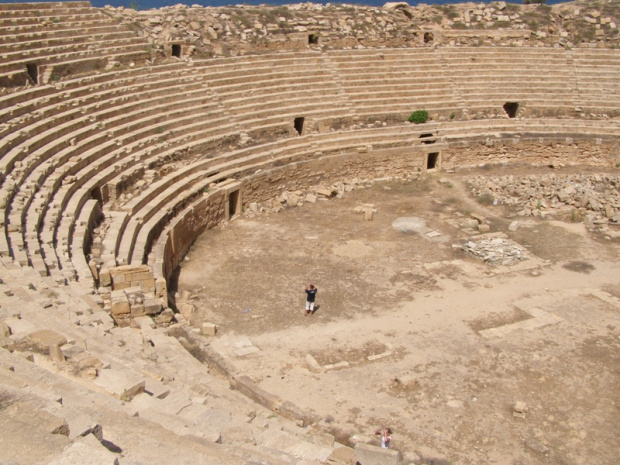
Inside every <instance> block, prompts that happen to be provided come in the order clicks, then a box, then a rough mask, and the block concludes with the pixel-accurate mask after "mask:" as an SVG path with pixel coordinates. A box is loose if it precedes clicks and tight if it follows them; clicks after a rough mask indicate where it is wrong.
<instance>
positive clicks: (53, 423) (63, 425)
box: [4, 401, 69, 436]
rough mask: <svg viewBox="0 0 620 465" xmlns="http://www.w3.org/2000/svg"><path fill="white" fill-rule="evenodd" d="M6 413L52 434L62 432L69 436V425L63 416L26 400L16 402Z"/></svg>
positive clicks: (63, 434) (5, 410) (61, 433)
mask: <svg viewBox="0 0 620 465" xmlns="http://www.w3.org/2000/svg"><path fill="white" fill-rule="evenodd" d="M4 413H5V414H6V415H8V416H9V417H13V418H15V419H16V420H19V421H20V422H22V423H25V424H32V425H35V424H36V425H37V427H38V428H41V429H43V430H45V431H47V432H48V433H50V434H60V435H62V436H69V425H68V424H67V422H66V421H65V420H64V419H63V418H59V417H57V416H56V415H52V414H51V413H48V412H46V411H44V410H41V409H38V408H36V407H33V406H31V405H29V404H26V403H24V402H19V401H18V402H14V403H12V404H11V405H10V406H8V407H7V408H6V409H4Z"/></svg>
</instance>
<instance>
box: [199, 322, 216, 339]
mask: <svg viewBox="0 0 620 465" xmlns="http://www.w3.org/2000/svg"><path fill="white" fill-rule="evenodd" d="M216 332H217V326H216V325H215V324H213V323H203V324H202V334H203V335H205V336H215V333H216Z"/></svg>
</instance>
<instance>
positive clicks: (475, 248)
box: [462, 238, 526, 266]
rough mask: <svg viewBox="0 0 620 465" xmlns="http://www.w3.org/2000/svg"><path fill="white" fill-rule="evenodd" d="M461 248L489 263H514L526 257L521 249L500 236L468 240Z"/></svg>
mask: <svg viewBox="0 0 620 465" xmlns="http://www.w3.org/2000/svg"><path fill="white" fill-rule="evenodd" d="M462 249H463V250H464V251H465V252H466V253H468V254H470V255H472V256H473V257H475V258H477V259H479V260H483V261H485V262H486V263H488V264H489V265H504V266H506V265H514V264H516V263H518V262H519V261H521V260H524V259H525V258H526V257H525V256H524V255H523V249H521V248H520V247H518V246H517V245H515V244H513V243H511V242H510V241H508V240H506V239H502V238H491V239H481V240H478V241H468V242H466V243H465V244H463V246H462Z"/></svg>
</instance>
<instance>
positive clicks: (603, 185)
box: [469, 174, 620, 224]
mask: <svg viewBox="0 0 620 465" xmlns="http://www.w3.org/2000/svg"><path fill="white" fill-rule="evenodd" d="M469 187H470V189H471V191H472V193H473V194H474V196H476V197H478V198H480V199H488V200H489V201H493V203H497V204H503V205H509V206H514V207H516V208H518V209H519V210H518V213H517V214H518V215H520V216H541V217H546V216H549V215H564V216H566V217H568V218H570V219H571V220H573V221H577V220H581V219H582V218H586V219H587V221H588V222H589V223H591V224H607V223H620V176H611V175H607V174H597V175H585V174H571V175H558V174H546V175H542V176H537V175H529V176H513V175H506V176H501V177H485V176H476V177H475V178H472V179H470V180H469Z"/></svg>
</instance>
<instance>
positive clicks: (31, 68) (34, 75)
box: [26, 63, 39, 85]
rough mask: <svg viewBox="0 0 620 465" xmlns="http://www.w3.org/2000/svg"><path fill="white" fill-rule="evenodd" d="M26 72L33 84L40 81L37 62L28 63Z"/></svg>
mask: <svg viewBox="0 0 620 465" xmlns="http://www.w3.org/2000/svg"><path fill="white" fill-rule="evenodd" d="M26 72H27V73H28V77H29V78H30V80H31V81H32V83H33V84H35V85H36V84H38V83H39V67H38V66H37V64H36V63H26Z"/></svg>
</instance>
